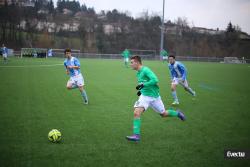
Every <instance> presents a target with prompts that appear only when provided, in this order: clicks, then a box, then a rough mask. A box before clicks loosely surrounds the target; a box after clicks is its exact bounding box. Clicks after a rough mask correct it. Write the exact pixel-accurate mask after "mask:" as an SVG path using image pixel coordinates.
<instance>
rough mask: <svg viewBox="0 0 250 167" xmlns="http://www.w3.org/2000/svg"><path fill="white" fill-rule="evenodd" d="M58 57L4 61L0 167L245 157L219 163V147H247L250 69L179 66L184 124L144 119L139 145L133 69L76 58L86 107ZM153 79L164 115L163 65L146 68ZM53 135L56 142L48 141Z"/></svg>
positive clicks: (213, 162)
mask: <svg viewBox="0 0 250 167" xmlns="http://www.w3.org/2000/svg"><path fill="white" fill-rule="evenodd" d="M63 60H64V59H56V58H51V59H33V58H23V59H17V58H11V59H10V61H9V62H8V64H4V63H3V61H2V59H1V61H0V76H1V82H0V164H1V165H0V166H3V167H7V166H10V167H13V166H17V167H20V166H21V167H22V166H24V167H27V166H28V167H44V166H48V167H50V166H51V167H52V166H53V167H55V166H63V167H64V166H68V167H78V166H79V167H80V166H89V167H95V166H101V167H104V166H105V167H106V166H107V167H113V166H124V167H132V166H133V167H144V166H148V167H160V166H162V167H163V166H164V167H165V166H169V167H171V166H174V167H179V166H183V167H186V166H192V167H201V166H202V167H206V166H208V167H210V166H211V167H215V166H216V167H217V166H218V167H224V166H225V167H228V166H249V165H250V160H249V159H248V160H229V159H224V150H226V149H236V150H237V149H243V150H247V149H248V150H250V121H249V120H250V77H249V76H250V66H249V65H245V64H240V65H239V64H219V63H200V62H199V63H198V62H195V63H194V62H183V63H184V64H185V65H186V67H187V69H188V81H189V84H190V86H191V87H192V88H193V89H194V90H195V91H196V93H197V97H195V98H193V97H192V96H191V95H189V94H188V93H187V92H185V91H184V90H183V88H182V87H180V86H179V87H178V88H177V93H178V96H179V100H180V103H181V104H180V105H179V106H178V108H179V109H181V110H182V111H183V112H184V113H185V115H186V117H187V120H186V121H185V122H182V121H180V120H179V119H177V118H161V117H160V116H159V115H158V114H156V113H155V112H154V111H153V110H152V109H149V110H147V111H146V112H145V113H144V114H143V115H142V117H141V120H142V122H141V132H142V133H141V141H140V142H139V143H132V142H128V141H127V140H126V139H125V136H126V135H131V134H132V121H133V105H134V102H135V101H136V100H137V98H138V97H137V96H136V90H135V86H136V85H137V82H136V72H135V71H133V70H131V69H130V68H125V67H124V65H123V62H122V60H97V59H94V60H93V59H80V61H81V71H82V73H83V75H84V78H85V84H86V87H85V88H86V91H87V93H88V96H89V105H84V104H83V102H82V98H81V96H80V93H79V91H78V90H77V89H75V90H71V91H69V90H67V89H66V82H67V80H68V76H67V75H66V74H65V69H64V67H63ZM143 63H144V65H146V66H148V67H150V68H151V69H152V70H153V71H154V72H155V73H156V75H157V76H158V78H159V80H160V82H159V86H160V94H161V97H162V99H163V102H164V104H165V107H166V108H170V107H171V106H170V104H171V103H172V101H173V99H172V97H171V92H170V77H169V70H168V68H167V65H166V64H164V63H162V62H159V61H144V62H143ZM54 128H56V129H58V130H60V131H61V133H62V141H61V142H60V143H58V144H54V143H51V142H49V140H48V137H47V135H48V132H49V131H50V130H51V129H54Z"/></svg>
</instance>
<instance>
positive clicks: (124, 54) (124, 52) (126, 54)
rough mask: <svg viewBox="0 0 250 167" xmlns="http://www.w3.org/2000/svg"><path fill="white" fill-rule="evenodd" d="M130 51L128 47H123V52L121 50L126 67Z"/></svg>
mask: <svg viewBox="0 0 250 167" xmlns="http://www.w3.org/2000/svg"><path fill="white" fill-rule="evenodd" d="M130 55H131V54H130V51H129V50H128V49H125V50H124V51H123V52H122V56H123V58H124V65H125V67H128V61H129V57H130Z"/></svg>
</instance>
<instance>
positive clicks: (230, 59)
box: [224, 57, 243, 64]
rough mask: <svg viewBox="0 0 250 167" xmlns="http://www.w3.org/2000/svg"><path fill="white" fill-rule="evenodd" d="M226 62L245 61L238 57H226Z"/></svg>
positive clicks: (238, 62) (236, 62)
mask: <svg viewBox="0 0 250 167" xmlns="http://www.w3.org/2000/svg"><path fill="white" fill-rule="evenodd" d="M224 63H228V64H241V63H243V62H242V61H240V60H239V59H238V57H224Z"/></svg>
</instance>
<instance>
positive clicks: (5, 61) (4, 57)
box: [3, 54, 7, 64]
mask: <svg viewBox="0 0 250 167" xmlns="http://www.w3.org/2000/svg"><path fill="white" fill-rule="evenodd" d="M3 62H4V64H6V63H7V54H3Z"/></svg>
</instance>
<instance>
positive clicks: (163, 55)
mask: <svg viewBox="0 0 250 167" xmlns="http://www.w3.org/2000/svg"><path fill="white" fill-rule="evenodd" d="M160 56H161V58H162V61H163V62H164V61H167V60H168V52H167V51H166V50H165V49H162V50H161V53H160Z"/></svg>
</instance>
